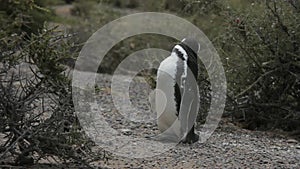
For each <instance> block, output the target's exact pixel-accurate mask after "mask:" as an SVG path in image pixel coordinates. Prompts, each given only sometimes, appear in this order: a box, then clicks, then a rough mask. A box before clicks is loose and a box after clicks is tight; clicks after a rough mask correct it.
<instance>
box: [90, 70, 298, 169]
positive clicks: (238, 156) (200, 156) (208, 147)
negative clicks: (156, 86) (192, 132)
mask: <svg viewBox="0 0 300 169" xmlns="http://www.w3.org/2000/svg"><path fill="white" fill-rule="evenodd" d="M110 81H111V76H110V75H104V74H101V75H99V76H98V78H97V86H98V90H97V91H98V94H97V96H96V98H97V102H98V104H99V105H100V107H101V111H103V112H104V116H105V119H106V121H107V122H108V123H109V124H110V126H112V127H113V128H114V129H116V130H118V131H119V132H120V133H122V134H123V135H126V136H130V137H145V136H147V135H152V134H157V133H158V130H157V127H156V124H155V122H154V121H150V122H149V121H148V122H147V123H142V122H132V121H130V120H128V119H126V118H124V117H123V116H121V115H120V114H119V113H118V110H116V108H115V106H114V105H113V102H112V97H111V93H112V90H111V88H110ZM120 84H122V83H120ZM149 92H150V88H149V86H147V83H146V82H145V81H143V80H141V78H135V79H134V81H133V82H132V83H131V86H130V92H129V94H130V99H131V102H132V104H133V105H134V106H137V107H138V108H139V109H138V110H139V111H140V112H141V113H145V114H148V115H149V112H151V111H150V106H149V102H148V94H149ZM143 109H144V110H143ZM138 115H140V114H138ZM148 115H147V117H148ZM150 115H151V113H150ZM197 129H198V130H200V126H197ZM146 149H147V147H146ZM93 165H95V166H97V167H101V168H102V167H103V168H300V143H299V142H297V141H296V140H293V139H288V138H285V137H284V136H280V135H277V134H275V133H268V132H257V131H249V130H244V129H240V128H238V127H236V126H234V125H233V124H232V123H230V122H225V120H222V121H221V123H220V124H219V127H218V128H217V130H216V131H215V132H214V133H213V134H212V136H211V137H210V138H209V139H208V140H207V141H206V142H205V143H195V144H192V145H182V144H179V145H177V146H176V147H173V148H172V149H170V150H169V151H167V152H165V153H163V154H159V155H157V156H154V157H148V158H145V159H131V158H130V157H128V158H125V157H118V156H116V155H112V157H111V158H110V159H109V160H106V161H97V162H94V163H93Z"/></svg>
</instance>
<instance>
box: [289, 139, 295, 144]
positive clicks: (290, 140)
mask: <svg viewBox="0 0 300 169" xmlns="http://www.w3.org/2000/svg"><path fill="white" fill-rule="evenodd" d="M286 142H287V143H291V144H292V143H295V144H296V143H298V141H297V140H295V139H288V140H287V141H286Z"/></svg>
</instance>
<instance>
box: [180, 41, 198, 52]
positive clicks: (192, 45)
mask: <svg viewBox="0 0 300 169" xmlns="http://www.w3.org/2000/svg"><path fill="white" fill-rule="evenodd" d="M181 43H183V44H185V45H187V46H188V47H189V48H190V49H192V50H193V51H194V52H195V53H196V54H197V53H198V52H199V50H200V44H199V42H198V41H197V40H196V39H194V38H184V39H183V40H182V41H181Z"/></svg>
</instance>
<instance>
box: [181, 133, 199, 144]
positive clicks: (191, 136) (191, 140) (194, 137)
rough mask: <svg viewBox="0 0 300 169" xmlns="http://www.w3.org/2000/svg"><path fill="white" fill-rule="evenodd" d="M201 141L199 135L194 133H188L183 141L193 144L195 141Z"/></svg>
mask: <svg viewBox="0 0 300 169" xmlns="http://www.w3.org/2000/svg"><path fill="white" fill-rule="evenodd" d="M197 141H199V135H197V134H195V133H193V134H188V135H187V136H186V137H185V139H183V140H182V141H181V143H183V144H193V143H195V142H197Z"/></svg>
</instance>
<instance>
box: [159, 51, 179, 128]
mask: <svg viewBox="0 0 300 169" xmlns="http://www.w3.org/2000/svg"><path fill="white" fill-rule="evenodd" d="M178 59H179V58H178V57H176V56H174V53H172V54H171V56H169V57H168V58H166V59H165V60H164V61H162V62H161V64H160V66H159V68H158V72H157V83H156V96H155V104H156V105H155V108H156V112H157V125H158V128H159V130H160V131H161V132H163V131H165V130H167V129H168V128H169V127H170V126H172V124H173V123H174V122H175V120H178V117H177V116H176V113H177V112H176V101H175V87H174V86H175V84H176V80H175V79H176V73H177V66H176V65H177V62H178Z"/></svg>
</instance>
